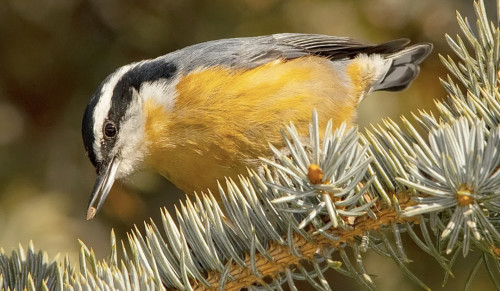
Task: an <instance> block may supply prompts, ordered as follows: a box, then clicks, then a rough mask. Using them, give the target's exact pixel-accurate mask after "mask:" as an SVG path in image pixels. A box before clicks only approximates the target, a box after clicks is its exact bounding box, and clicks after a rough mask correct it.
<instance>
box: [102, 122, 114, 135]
mask: <svg viewBox="0 0 500 291" xmlns="http://www.w3.org/2000/svg"><path fill="white" fill-rule="evenodd" d="M103 131H104V135H105V136H106V137H109V138H113V137H115V136H116V133H117V132H118V130H117V129H116V126H115V124H114V123H113V122H112V121H109V120H108V121H106V122H105V123H104V128H103Z"/></svg>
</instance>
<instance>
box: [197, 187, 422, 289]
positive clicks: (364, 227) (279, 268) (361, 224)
mask: <svg viewBox="0 0 500 291" xmlns="http://www.w3.org/2000/svg"><path fill="white" fill-rule="evenodd" d="M398 197H399V199H398V200H399V204H400V206H401V207H402V208H403V209H404V208H406V207H409V206H411V205H414V204H415V202H413V201H412V200H411V199H410V196H409V195H408V194H398ZM378 206H379V207H378V208H375V206H374V207H373V209H381V210H378V215H377V217H378V219H377V220H372V219H370V218H369V217H368V216H363V217H361V218H358V219H357V220H356V221H355V223H354V225H353V227H354V229H353V230H342V229H334V230H333V229H332V230H331V232H332V234H333V235H335V236H338V237H340V239H339V240H338V241H332V240H329V239H327V238H325V237H324V236H322V235H320V234H314V235H313V234H312V233H313V231H314V229H312V228H311V229H310V230H309V233H310V234H311V236H312V238H313V239H312V240H311V241H307V240H306V239H305V238H304V237H302V236H300V235H298V234H295V235H294V236H293V240H294V246H295V248H296V249H297V251H298V252H299V253H300V254H301V255H302V257H296V256H294V255H293V254H292V252H291V251H290V249H289V248H288V246H287V245H279V244H277V243H271V244H270V247H269V249H268V250H267V251H268V253H269V254H270V255H271V257H272V258H273V259H274V261H272V262H270V261H268V260H267V259H266V258H265V257H264V256H262V255H259V254H256V258H255V264H256V267H257V270H258V272H259V273H260V274H261V275H262V277H257V276H256V275H254V274H253V273H252V271H251V269H250V256H249V255H247V256H246V258H245V263H246V265H247V266H248V267H247V268H243V267H241V266H240V265H238V264H236V263H232V264H231V266H230V271H229V273H230V274H231V276H232V277H234V280H232V281H231V280H227V281H226V285H225V286H224V290H239V289H241V288H244V287H247V286H250V285H252V284H259V283H261V282H263V278H266V277H270V278H276V277H277V276H279V275H280V274H282V273H283V272H285V269H286V268H288V267H290V266H293V265H299V264H300V261H301V260H312V259H313V256H314V254H315V253H318V252H320V251H321V249H323V248H325V247H328V248H331V247H334V248H339V247H340V246H341V245H343V244H344V243H350V242H352V241H354V238H355V237H356V236H362V235H363V233H365V232H367V231H373V230H378V229H380V227H382V226H385V225H392V224H395V223H407V222H414V223H416V222H418V219H417V218H416V217H404V218H403V217H399V216H397V214H396V211H395V209H394V208H393V207H385V208H384V207H383V206H381V205H378ZM220 276H221V274H220V273H218V272H211V273H209V274H208V276H207V281H208V282H209V283H210V284H211V285H212V287H211V288H208V289H207V288H205V286H203V285H202V284H199V283H196V284H194V285H195V286H196V287H195V288H194V289H195V290H216V289H218V288H219V283H220Z"/></svg>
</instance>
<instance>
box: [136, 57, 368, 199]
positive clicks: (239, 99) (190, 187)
mask: <svg viewBox="0 0 500 291" xmlns="http://www.w3.org/2000/svg"><path fill="white" fill-rule="evenodd" d="M348 77H349V76H348V74H347V73H345V72H339V71H337V70H336V69H335V67H334V66H333V65H332V63H331V62H330V61H329V60H327V59H324V58H320V57H304V58H299V59H295V60H291V61H275V62H271V63H268V64H266V65H263V66H260V67H257V68H255V69H250V70H240V71H234V69H233V70H230V69H227V68H223V67H213V68H209V69H203V70H199V71H196V72H193V73H190V74H188V75H187V76H184V78H182V80H181V81H180V82H179V83H178V84H177V87H176V89H177V92H178V95H177V98H176V101H175V105H174V108H173V110H171V111H169V112H166V111H165V110H164V109H163V108H162V107H161V106H160V105H159V104H156V103H155V102H154V101H152V99H149V100H147V101H146V102H145V104H144V108H143V109H144V113H145V116H146V122H145V132H146V137H145V139H146V141H145V142H146V143H147V147H148V150H149V155H148V157H147V159H146V163H147V164H148V165H149V166H151V167H152V168H153V169H154V170H156V171H158V172H159V173H160V174H162V175H163V176H165V177H166V178H167V179H169V180H170V181H171V182H172V183H174V184H175V185H176V186H177V187H178V188H180V189H181V190H183V191H185V192H186V193H193V191H206V189H207V188H209V189H211V190H212V192H215V193H217V182H216V181H217V179H219V180H221V181H223V179H224V177H231V178H233V179H234V178H236V177H237V175H238V174H246V167H252V166H254V165H255V163H256V160H257V158H258V157H269V156H270V155H271V152H270V150H269V146H268V143H272V144H273V145H275V146H276V147H278V148H279V147H280V146H281V145H282V138H281V134H280V129H281V128H283V127H284V125H286V124H288V123H289V122H290V121H291V122H293V123H294V125H295V126H296V127H297V129H298V130H299V132H300V133H302V134H304V133H306V132H307V130H308V125H309V123H310V120H311V113H312V111H313V109H314V108H316V110H317V111H318V116H319V119H320V125H321V126H323V127H324V126H326V123H327V121H328V120H329V119H333V123H334V126H335V127H337V126H339V125H340V124H341V123H342V122H343V121H347V123H348V124H349V125H350V124H351V123H352V121H353V118H354V114H355V113H354V109H355V107H356V105H357V103H358V99H359V97H360V94H361V93H360V92H358V91H359V90H352V89H350V88H353V87H355V86H349V85H348V83H349V82H351V81H350V79H349V78H348ZM341 80H343V81H341ZM358 87H359V86H358ZM321 131H323V129H322V130H321Z"/></svg>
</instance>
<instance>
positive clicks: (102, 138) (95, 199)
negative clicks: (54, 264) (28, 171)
mask: <svg viewBox="0 0 500 291" xmlns="http://www.w3.org/2000/svg"><path fill="white" fill-rule="evenodd" d="M176 71H177V68H176V66H175V65H174V64H172V63H170V62H166V61H164V60H160V59H155V60H148V61H143V62H139V63H135V64H131V65H127V66H124V67H121V68H119V69H118V70H116V71H115V72H114V73H113V74H111V75H109V76H108V77H107V78H106V79H105V80H104V81H103V82H102V84H101V85H100V86H99V88H98V89H97V91H96V92H95V93H94V95H93V96H92V97H91V99H90V101H89V103H88V105H87V107H86V109H85V113H84V115H83V121H82V136H83V143H84V146H85V150H86V152H87V155H88V157H89V159H90V161H91V162H92V164H93V165H94V167H95V169H96V172H97V179H96V182H95V185H94V188H93V190H92V194H91V198H90V204H89V208H88V211H87V219H91V218H93V217H94V215H95V214H96V213H97V211H99V209H100V208H101V207H102V204H103V203H104V201H105V199H106V197H107V196H108V194H109V191H110V190H111V187H112V186H113V183H114V181H115V180H116V179H120V178H123V177H126V176H128V175H130V174H132V173H134V172H135V171H136V170H137V169H139V168H141V166H142V164H143V161H144V158H145V156H146V155H147V153H148V149H147V146H146V141H145V136H144V135H145V133H144V126H145V116H144V112H143V104H144V102H145V101H146V100H148V99H153V100H154V101H155V103H157V104H161V105H162V106H163V107H165V109H166V110H168V107H169V106H172V100H173V98H174V96H171V95H172V94H173V93H172V92H173V90H172V88H171V87H172V84H173V79H175V76H176Z"/></svg>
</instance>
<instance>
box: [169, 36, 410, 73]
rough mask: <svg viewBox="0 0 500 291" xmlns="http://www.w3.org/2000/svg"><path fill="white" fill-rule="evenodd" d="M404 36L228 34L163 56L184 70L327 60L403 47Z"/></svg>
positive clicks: (388, 52) (404, 44)
mask: <svg viewBox="0 0 500 291" xmlns="http://www.w3.org/2000/svg"><path fill="white" fill-rule="evenodd" d="M408 42H409V40H408V39H397V40H393V41H390V42H386V43H383V44H378V45H377V44H371V43H367V42H360V41H356V40H354V39H351V38H347V37H336V36H327V35H319V34H299V33H282V34H274V35H268V36H260V37H246V38H230V39H221V40H214V41H209V42H204V43H200V44H196V45H193V46H189V47H186V48H183V49H181V50H178V51H175V52H172V53H170V54H167V55H165V56H163V57H160V58H163V59H164V60H165V61H171V62H174V63H176V64H177V66H178V67H179V68H181V69H182V70H183V71H185V72H188V71H191V70H193V69H196V68H200V67H210V66H217V65H218V66H228V67H239V68H247V69H248V68H254V67H257V66H260V65H263V64H265V63H268V62H270V61H273V60H276V59H295V58H299V57H303V56H307V55H316V56H323V57H326V58H329V59H331V60H338V59H347V58H353V57H355V56H356V55H358V54H360V53H366V54H373V53H380V54H390V53H393V52H397V51H399V50H401V49H403V48H404V47H405V46H406V45H407V44H408Z"/></svg>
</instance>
